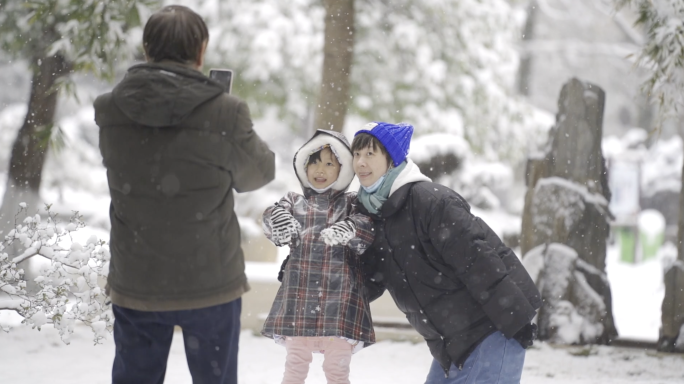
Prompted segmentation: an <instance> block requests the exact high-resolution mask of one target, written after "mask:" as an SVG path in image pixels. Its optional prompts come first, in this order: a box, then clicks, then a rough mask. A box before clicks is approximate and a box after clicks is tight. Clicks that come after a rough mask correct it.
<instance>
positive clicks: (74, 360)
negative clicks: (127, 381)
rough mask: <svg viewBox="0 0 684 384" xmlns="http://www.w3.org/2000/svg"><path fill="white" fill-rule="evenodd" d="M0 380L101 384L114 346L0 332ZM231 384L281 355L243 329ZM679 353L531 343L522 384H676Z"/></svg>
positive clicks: (415, 376)
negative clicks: (670, 353)
mask: <svg viewBox="0 0 684 384" xmlns="http://www.w3.org/2000/svg"><path fill="white" fill-rule="evenodd" d="M0 346H1V347H0V382H1V383H8V384H9V383H11V384H22V383H26V384H29V383H30V384H41V383H45V384H67V383H69V384H86V383H87V384H98V383H103V384H104V383H108V382H109V380H110V378H109V376H110V371H111V363H112V360H113V357H114V345H113V342H112V340H111V338H110V340H109V341H107V342H105V344H104V345H97V346H93V344H92V337H91V336H90V334H88V330H87V329H86V328H85V327H83V328H81V329H78V330H77V331H76V334H75V335H74V336H73V338H72V342H71V345H65V344H64V343H62V341H61V340H60V339H59V335H57V333H56V332H55V331H54V329H50V328H47V327H46V328H44V329H43V330H42V331H41V332H37V331H35V330H32V329H30V328H25V327H20V328H16V329H14V330H13V331H12V332H11V333H9V334H5V333H3V334H0ZM239 356H240V357H239V382H241V383H249V384H262V383H263V384H266V383H278V382H280V380H281V378H282V372H283V366H284V364H285V349H284V348H283V347H280V346H277V345H276V344H274V343H273V341H271V340H270V339H267V338H265V337H261V336H255V335H254V334H252V333H251V332H249V331H244V332H243V333H242V335H241V339H240V355H239ZM321 362H322V357H321V356H320V355H315V358H314V362H313V363H312V366H311V370H310V373H309V378H308V379H307V381H306V383H308V384H311V383H323V382H325V377H324V376H323V372H322V370H321V368H320V366H321ZM430 362H431V357H430V354H429V352H428V349H427V346H426V345H425V344H424V343H417V344H412V343H410V342H392V341H381V342H379V343H377V344H376V345H374V346H372V347H370V348H367V349H364V350H362V351H360V352H359V353H358V354H356V355H354V357H353V358H352V365H351V382H352V383H355V384H362V383H369V384H370V383H373V384H377V383H392V384H409V383H411V384H415V383H422V382H424V380H425V376H426V374H427V370H428V368H429V365H430ZM683 367H684V355H668V354H659V353H656V352H653V351H647V350H639V349H627V348H617V347H605V346H598V347H597V346H594V347H556V346H551V345H549V344H546V343H539V342H538V343H536V344H535V346H534V347H533V348H532V349H530V350H529V351H528V353H527V357H526V361H525V369H524V372H523V379H522V383H524V384H538V383H539V384H540V383H548V382H553V383H557V384H590V383H591V384H593V383H596V384H618V383H620V384H621V383H643V384H646V383H648V384H659V383H660V384H665V383H673V384H674V383H682V382H684V368H683ZM190 382H191V378H190V374H189V372H188V369H187V365H186V362H185V353H184V350H183V339H182V336H181V334H180V333H179V332H177V333H176V334H175V337H174V342H173V346H172V347H171V355H170V357H169V363H168V368H167V374H166V381H165V383H166V384H176V383H190Z"/></svg>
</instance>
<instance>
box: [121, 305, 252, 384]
mask: <svg viewBox="0 0 684 384" xmlns="http://www.w3.org/2000/svg"><path fill="white" fill-rule="evenodd" d="M112 310H113V312H114V318H115V320H116V321H115V322H114V344H115V345H116V354H115V356H114V366H113V368H112V384H124V383H125V384H162V383H163V382H164V376H165V375H166V363H167V361H168V359H169V350H170V349H171V341H172V339H173V330H174V326H176V325H177V326H179V327H181V329H182V330H183V341H184V344H185V357H186V359H187V361H188V368H189V369H190V374H191V375H192V382H193V383H194V384H237V353H238V342H239V339H240V312H241V310H242V299H237V300H234V301H231V302H229V303H226V304H221V305H216V306H212V307H207V308H200V309H191V310H183V311H160V312H145V311H137V310H133V309H128V308H123V307H119V306H116V305H112Z"/></svg>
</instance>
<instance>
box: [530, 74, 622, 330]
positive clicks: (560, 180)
mask: <svg viewBox="0 0 684 384" xmlns="http://www.w3.org/2000/svg"><path fill="white" fill-rule="evenodd" d="M604 104H605V93H604V92H603V90H602V89H601V88H599V87H598V86H596V85H593V84H590V83H586V82H583V81H580V80H578V79H575V78H573V79H571V80H570V81H568V82H567V83H566V84H565V85H564V86H563V89H562V90H561V94H560V98H559V100H558V114H557V115H556V124H555V125H554V126H553V127H552V128H551V130H550V132H549V141H548V143H547V146H546V148H545V150H544V151H543V153H541V154H538V155H536V156H533V157H531V158H530V159H529V161H528V165H527V180H526V181H527V187H528V189H527V194H526V196H525V210H524V212H523V222H522V233H521V237H522V239H521V251H522V254H523V255H527V254H528V252H529V251H530V250H532V249H534V248H535V247H538V246H542V245H543V246H546V247H548V246H550V245H551V244H562V245H564V246H567V247H569V248H570V249H572V250H573V251H574V252H575V253H576V255H577V259H578V261H572V262H568V263H566V264H565V265H567V268H569V269H570V270H568V271H567V273H564V274H560V273H551V272H550V271H549V270H546V269H548V268H551V265H552V264H553V263H546V264H545V267H544V268H545V269H544V270H542V271H541V272H540V273H539V274H538V276H537V284H538V286H543V287H544V288H545V290H546V291H547V292H555V291H559V292H561V291H562V292H566V293H567V294H565V296H564V298H563V300H561V301H558V298H557V297H555V298H544V297H543V296H544V294H543V292H542V298H543V299H546V302H545V305H544V306H542V308H541V309H540V312H539V326H540V332H539V334H540V338H542V339H544V338H546V339H553V340H554V341H556V342H567V343H596V342H597V343H609V342H610V341H611V340H612V339H613V338H615V336H617V330H616V328H615V324H614V321H613V313H612V298H611V292H610V285H609V284H608V279H607V276H606V272H605V271H606V261H605V260H606V239H607V238H608V235H609V230H610V226H609V220H610V219H611V218H612V217H611V214H610V211H609V210H608V202H609V201H610V190H609V188H608V179H607V174H606V166H605V160H604V158H603V154H602V151H601V139H602V135H603V128H602V120H603V110H604ZM552 248H553V247H552ZM556 249H558V248H557V247H556ZM525 257H526V256H524V257H523V260H524V258H525ZM545 257H547V258H548V257H553V256H550V255H547V256H545ZM556 269H557V268H556ZM580 280H581V282H580ZM549 285H558V287H556V288H555V289H554V288H553V287H549ZM578 289H580V290H587V291H586V292H584V294H583V295H580V294H577V292H578ZM568 292H569V293H568ZM571 292H575V293H571ZM584 296H591V297H600V298H601V300H602V305H593V306H592V309H591V310H587V309H586V308H585V309H582V308H584V307H586V303H585V302H582V300H581V297H584ZM597 311H598V312H597ZM568 313H572V314H574V316H583V318H582V322H583V323H584V324H585V327H586V326H589V325H591V326H592V329H598V330H600V332H585V333H584V334H583V335H582V337H580V338H578V339H577V340H573V341H569V338H568V337H566V338H563V337H556V336H554V337H553V338H552V337H551V336H552V335H558V334H559V333H558V329H555V328H558V324H559V323H558V319H560V318H563V316H565V314H568ZM597 313H598V315H597ZM554 319H555V320H554ZM596 322H598V324H596ZM588 324H589V325H588ZM554 327H555V328H554ZM545 335H546V337H545Z"/></svg>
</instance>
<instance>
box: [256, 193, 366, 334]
mask: <svg viewBox="0 0 684 384" xmlns="http://www.w3.org/2000/svg"><path fill="white" fill-rule="evenodd" d="M305 191H306V192H305V193H306V195H305V196H302V195H300V194H297V193H294V192H289V193H288V194H287V196H285V197H284V198H282V199H281V200H280V202H279V205H280V206H282V207H283V208H285V209H286V210H288V211H290V213H292V215H293V216H294V217H295V219H297V221H299V223H300V224H301V225H302V232H301V237H300V239H299V241H298V242H297V243H298V244H296V245H292V246H291V252H290V260H289V261H288V263H287V265H286V267H285V272H284V275H283V283H282V285H281V287H280V289H279V290H278V293H277V295H276V298H275V301H274V302H273V306H272V307H271V311H270V313H269V314H268V318H266V322H265V323H264V328H263V330H262V331H261V333H262V334H263V335H264V336H268V337H273V335H282V336H341V337H346V338H349V339H353V340H358V341H363V342H364V344H372V343H374V342H375V333H374V331H373V323H372V320H371V316H370V308H369V305H368V304H369V303H368V300H367V299H366V297H365V296H364V294H363V277H362V275H361V268H360V259H359V258H360V257H362V256H361V254H362V253H363V252H364V251H365V250H366V248H367V247H369V246H370V244H371V243H372V242H373V230H372V226H373V225H372V222H371V220H370V219H369V218H368V217H367V216H364V215H361V214H358V213H356V209H355V204H356V202H357V200H356V193H353V192H348V193H344V191H335V190H329V191H327V192H325V193H322V194H318V193H315V192H313V191H311V190H310V189H305ZM272 210H273V207H270V208H268V209H267V210H266V211H265V212H264V220H263V222H264V229H265V233H266V236H267V237H269V238H270V235H271V233H270V227H269V223H270V220H269V218H270V215H271V211H272ZM347 217H348V218H350V219H351V220H353V221H354V223H355V224H356V237H355V238H353V239H352V240H350V241H349V244H347V245H346V246H342V245H334V246H329V245H326V244H325V242H324V241H323V240H322V239H321V238H320V234H321V230H323V229H325V228H327V227H329V226H330V225H332V224H334V223H336V222H338V221H341V220H344V219H345V218H347Z"/></svg>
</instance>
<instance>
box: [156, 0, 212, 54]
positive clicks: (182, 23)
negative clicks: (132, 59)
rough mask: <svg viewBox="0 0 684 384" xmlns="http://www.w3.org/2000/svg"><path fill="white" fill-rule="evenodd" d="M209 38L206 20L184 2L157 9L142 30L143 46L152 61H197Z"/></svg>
mask: <svg viewBox="0 0 684 384" xmlns="http://www.w3.org/2000/svg"><path fill="white" fill-rule="evenodd" d="M206 41H209V31H208V29H207V25H206V24H205V23H204V20H202V18H201V17H200V15H198V14H197V13H195V12H194V11H193V10H191V9H190V8H188V7H184V6H182V5H169V6H166V7H164V8H162V9H160V10H159V11H157V12H155V13H154V14H153V15H152V16H150V18H149V19H148V20H147V23H146V24H145V29H144V31H143V48H144V49H145V54H146V55H147V58H148V60H150V61H152V62H159V61H163V60H171V61H176V62H180V63H186V64H187V63H195V62H197V61H199V59H200V55H201V54H202V45H203V44H204V43H205V42H206Z"/></svg>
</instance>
